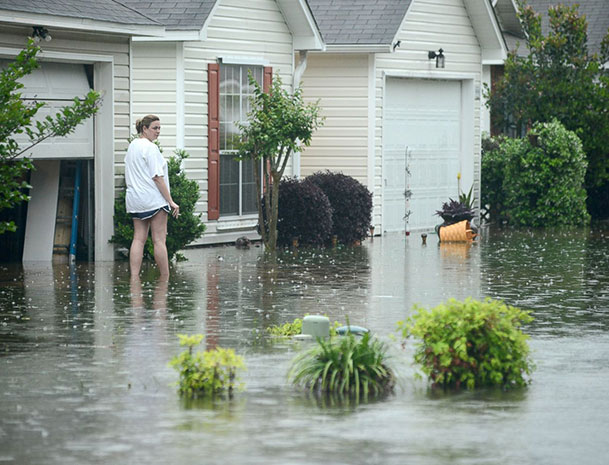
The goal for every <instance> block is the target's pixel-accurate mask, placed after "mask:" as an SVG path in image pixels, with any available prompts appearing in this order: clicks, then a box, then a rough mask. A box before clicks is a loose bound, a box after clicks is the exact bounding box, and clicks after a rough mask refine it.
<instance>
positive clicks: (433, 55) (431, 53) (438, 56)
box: [427, 49, 444, 68]
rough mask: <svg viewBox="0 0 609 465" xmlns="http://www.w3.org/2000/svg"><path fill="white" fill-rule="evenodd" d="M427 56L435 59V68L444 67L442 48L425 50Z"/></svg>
mask: <svg viewBox="0 0 609 465" xmlns="http://www.w3.org/2000/svg"><path fill="white" fill-rule="evenodd" d="M427 58H429V59H430V60H433V59H434V58H435V59H436V68H444V50H442V49H440V50H438V51H437V52H434V51H433V50H430V51H429V52H427Z"/></svg>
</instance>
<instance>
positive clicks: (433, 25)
mask: <svg viewBox="0 0 609 465" xmlns="http://www.w3.org/2000/svg"><path fill="white" fill-rule="evenodd" d="M398 40H401V46H400V47H399V48H397V49H396V51H395V53H382V54H378V55H377V56H376V123H375V156H374V160H375V170H374V171H375V180H374V186H375V188H374V217H373V221H374V224H375V225H376V226H379V225H380V224H381V201H382V199H381V194H382V176H383V173H382V149H383V140H382V134H383V131H382V126H383V120H382V118H383V96H384V92H385V90H384V85H385V78H384V76H385V74H386V73H389V74H392V73H393V74H400V73H404V74H406V73H409V72H411V73H413V74H417V75H421V73H428V76H427V77H429V78H432V79H442V78H443V74H445V75H447V76H448V75H450V74H451V73H453V74H459V75H461V74H463V75H471V76H472V77H473V78H474V88H475V89H476V90H478V92H477V94H476V93H475V95H476V98H479V89H480V74H481V50H480V45H479V43H478V39H477V38H476V35H475V32H474V30H473V28H472V25H471V23H470V20H469V17H468V15H467V11H466V10H465V6H464V4H463V1H462V0H441V1H440V0H414V1H413V3H412V5H411V6H410V9H409V11H408V13H407V14H406V17H405V21H404V23H403V25H402V29H401V32H400V33H399V35H398ZM440 48H442V49H443V50H444V55H445V56H446V67H445V68H444V69H436V68H435V61H434V60H429V59H428V57H427V52H428V51H429V50H436V51H437V50H438V49H440ZM474 108H475V112H474V121H475V126H474V143H473V149H474V150H473V152H474V153H473V154H472V156H473V157H474V180H475V186H476V187H475V191H476V192H477V194H476V198H480V196H479V195H478V192H479V180H480V103H479V101H478V102H477V104H476V105H474ZM455 177H456V173H455ZM465 187H466V190H467V189H468V188H469V187H468V186H465ZM439 207H440V206H438V208H439Z"/></svg>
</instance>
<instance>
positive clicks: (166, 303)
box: [0, 228, 609, 465]
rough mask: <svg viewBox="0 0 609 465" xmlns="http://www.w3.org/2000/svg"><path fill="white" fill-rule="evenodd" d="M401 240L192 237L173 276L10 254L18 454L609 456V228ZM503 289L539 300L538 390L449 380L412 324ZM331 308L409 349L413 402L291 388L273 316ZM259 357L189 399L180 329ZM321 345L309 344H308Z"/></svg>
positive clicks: (341, 460)
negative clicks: (215, 391)
mask: <svg viewBox="0 0 609 465" xmlns="http://www.w3.org/2000/svg"><path fill="white" fill-rule="evenodd" d="M427 242H428V243H427V245H426V246H423V245H422V244H421V239H420V237H418V235H414V234H413V235H411V236H409V237H404V236H402V235H397V234H396V235H387V236H384V237H376V238H374V240H372V241H371V240H368V241H366V242H365V243H364V244H363V246H361V247H356V248H348V249H328V250H316V251H307V250H299V251H297V252H296V253H292V252H284V253H282V254H280V255H279V257H278V258H277V261H276V262H270V261H268V260H266V259H264V257H263V254H262V251H261V248H259V247H252V248H251V249H249V250H237V249H235V248H234V247H215V248H204V249H191V250H188V251H187V252H186V256H187V257H188V259H189V260H188V261H187V262H183V263H179V264H177V265H176V266H175V267H174V269H173V271H172V277H171V280H170V282H169V283H165V284H163V283H159V282H157V281H156V271H155V270H154V269H153V268H152V267H151V268H149V269H145V270H144V273H143V279H142V282H141V288H140V287H138V286H137V285H131V284H130V280H129V273H128V265H127V263H126V262H117V263H114V264H97V265H95V264H79V265H77V266H76V267H75V268H73V269H70V268H69V267H68V266H65V265H55V266H50V265H36V266H33V265H28V266H26V267H22V266H21V265H6V264H5V265H0V392H1V393H2V396H1V397H0V463H9V464H61V465H67V464H109V463H116V464H127V463H128V464H225V465H232V464H266V465H268V464H277V465H280V464H281V465H286V464H321V463H331V464H380V463H382V464H396V465H397V464H400V465H401V464H409V465H410V464H430V465H431V464H434V465H435V464H446V465H448V464H450V465H454V464H536V465H540V464H548V465H550V464H551V465H555V464H575V463H577V464H580V465H583V464H605V463H607V460H608V459H607V457H609V439H608V438H609V413H608V412H609V229H599V228H593V229H590V230H577V229H575V230H560V231H546V232H543V231H539V232H526V231H523V232H517V231H485V232H484V233H483V237H482V240H481V241H480V242H479V243H477V244H474V245H472V246H470V245H465V244H442V245H441V246H439V245H438V243H437V237H436V236H433V235H432V236H430V237H429V238H428V240H427ZM451 297H455V298H457V299H464V298H466V297H474V298H479V299H480V298H484V297H492V298H499V299H503V300H504V301H506V303H508V304H510V305H516V306H519V307H522V308H526V309H530V310H532V311H533V315H534V317H535V320H534V322H533V323H532V324H531V325H529V326H527V327H526V332H527V333H529V334H530V335H531V339H530V346H531V348H532V358H533V360H534V362H535V363H536V366H537V368H536V370H535V371H534V373H533V377H532V379H533V382H532V384H531V385H530V386H529V387H528V388H526V389H520V390H515V391H511V392H502V391H500V390H480V391H475V392H467V391H465V392H459V393H441V392H430V391H429V390H428V389H427V386H426V383H425V381H424V380H418V379H416V378H415V369H414V367H413V366H412V354H413V350H412V346H411V345H407V347H406V348H405V349H402V348H401V347H400V341H399V339H395V340H392V339H391V338H390V336H391V335H392V334H396V333H395V330H396V322H397V321H398V320H403V319H404V318H405V317H406V316H407V315H408V314H410V313H411V312H412V307H413V305H414V304H419V305H422V306H424V307H430V306H435V305H438V304H440V303H442V302H443V301H445V300H447V299H448V298H451ZM305 314H325V315H327V316H328V317H329V318H330V320H331V321H334V320H338V321H340V322H341V323H344V322H345V321H346V318H347V317H348V318H349V320H350V322H351V323H352V324H355V325H360V326H365V327H367V328H369V329H371V330H372V331H373V332H374V334H375V335H377V336H379V337H381V338H383V339H386V340H387V341H388V342H389V344H390V346H391V347H392V362H393V365H394V366H395V368H396V371H397V372H398V375H399V378H400V383H399V386H398V388H397V389H396V392H395V394H394V395H391V396H389V397H387V398H385V399H381V400H377V401H372V402H369V403H362V404H359V405H355V404H354V403H353V402H350V403H349V402H347V403H345V402H338V401H337V400H336V399H324V400H323V401H320V400H316V399H315V398H309V397H307V395H305V394H303V393H302V392H300V391H298V390H296V389H295V388H293V387H292V386H291V385H289V384H288V383H287V380H286V374H287V370H288V367H289V364H290V361H291V359H292V358H293V357H294V355H295V354H296V353H297V351H298V350H299V348H301V347H302V345H300V346H299V345H298V343H296V342H293V341H283V342H281V341H280V342H276V341H272V340H271V339H270V338H269V337H268V336H267V334H266V331H265V328H267V327H268V326H270V325H273V324H283V323H285V322H288V321H292V320H293V319H294V318H296V317H302V316H303V315H305ZM181 333H188V334H192V333H202V334H205V339H204V341H203V345H205V346H207V347H210V348H212V347H216V346H222V347H231V348H234V349H235V350H236V351H237V353H238V354H240V355H242V356H243V357H244V358H245V364H246V367H247V370H246V371H245V372H243V373H242V376H241V378H242V381H243V382H244V383H245V390H244V391H243V392H240V393H238V394H237V395H236V396H235V398H234V399H233V400H232V401H216V402H210V401H208V402H198V403H194V404H193V403H190V404H189V403H185V402H183V401H181V400H180V398H179V396H178V394H177V388H176V386H175V385H174V384H173V383H175V382H176V381H177V372H176V371H175V370H174V369H173V368H171V367H170V366H169V365H168V362H169V361H170V359H171V358H172V357H173V356H174V355H176V354H177V353H179V352H180V350H181V348H180V347H179V344H178V338H177V334H181ZM300 344H302V343H300Z"/></svg>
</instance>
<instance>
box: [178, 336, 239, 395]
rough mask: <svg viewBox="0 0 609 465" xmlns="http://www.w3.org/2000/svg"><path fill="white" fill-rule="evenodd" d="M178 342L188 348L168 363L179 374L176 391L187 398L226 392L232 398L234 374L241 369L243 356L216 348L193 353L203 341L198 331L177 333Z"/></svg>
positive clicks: (234, 382)
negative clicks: (190, 333) (195, 347)
mask: <svg viewBox="0 0 609 465" xmlns="http://www.w3.org/2000/svg"><path fill="white" fill-rule="evenodd" d="M178 337H179V338H180V345H181V346H185V347H188V350H186V351H184V352H182V353H181V354H180V355H177V356H176V357H174V358H173V359H172V360H171V362H170V364H171V366H173V367H174V368H175V369H176V370H178V371H179V373H180V382H179V388H178V391H179V393H180V394H181V395H183V396H186V397H189V398H198V397H205V396H215V395H221V394H227V395H228V397H229V398H230V397H232V395H233V391H234V390H235V388H237V387H238V385H237V382H238V380H237V378H236V373H237V370H238V369H239V368H243V366H244V364H243V358H242V357H240V356H239V355H236V354H235V352H234V351H233V350H232V349H222V348H220V347H218V348H216V349H214V350H207V351H205V352H195V353H193V347H194V346H197V345H199V344H200V343H201V341H202V340H203V335H202V334H195V335H192V336H188V335H185V334H178Z"/></svg>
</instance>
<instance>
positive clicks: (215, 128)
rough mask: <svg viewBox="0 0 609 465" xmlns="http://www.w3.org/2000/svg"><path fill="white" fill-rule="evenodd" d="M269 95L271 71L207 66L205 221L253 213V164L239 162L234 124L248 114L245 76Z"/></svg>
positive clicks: (248, 87) (254, 192)
mask: <svg viewBox="0 0 609 465" xmlns="http://www.w3.org/2000/svg"><path fill="white" fill-rule="evenodd" d="M248 70H252V72H253V73H254V76H255V77H256V80H257V81H258V82H261V81H262V87H263V89H264V91H265V92H268V91H269V89H270V87H271V81H272V76H273V69H272V68H270V67H267V66H265V67H262V66H243V65H232V64H231V65H228V64H224V65H222V66H220V65H219V64H218V63H210V64H209V65H208V67H207V71H208V79H207V86H208V104H207V108H208V113H207V118H208V119H207V147H208V150H207V181H208V184H207V218H208V219H209V220H217V219H218V218H219V217H220V215H222V216H227V217H228V216H239V215H247V214H251V213H255V212H256V185H255V183H254V173H253V168H252V162H238V161H235V160H234V159H233V157H234V156H235V153H236V150H235V144H236V140H237V137H238V135H239V130H238V128H237V125H236V124H235V122H236V121H245V120H246V117H247V113H248V111H249V96H250V95H251V94H252V89H251V87H250V86H249V84H248V80H247V72H248Z"/></svg>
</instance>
